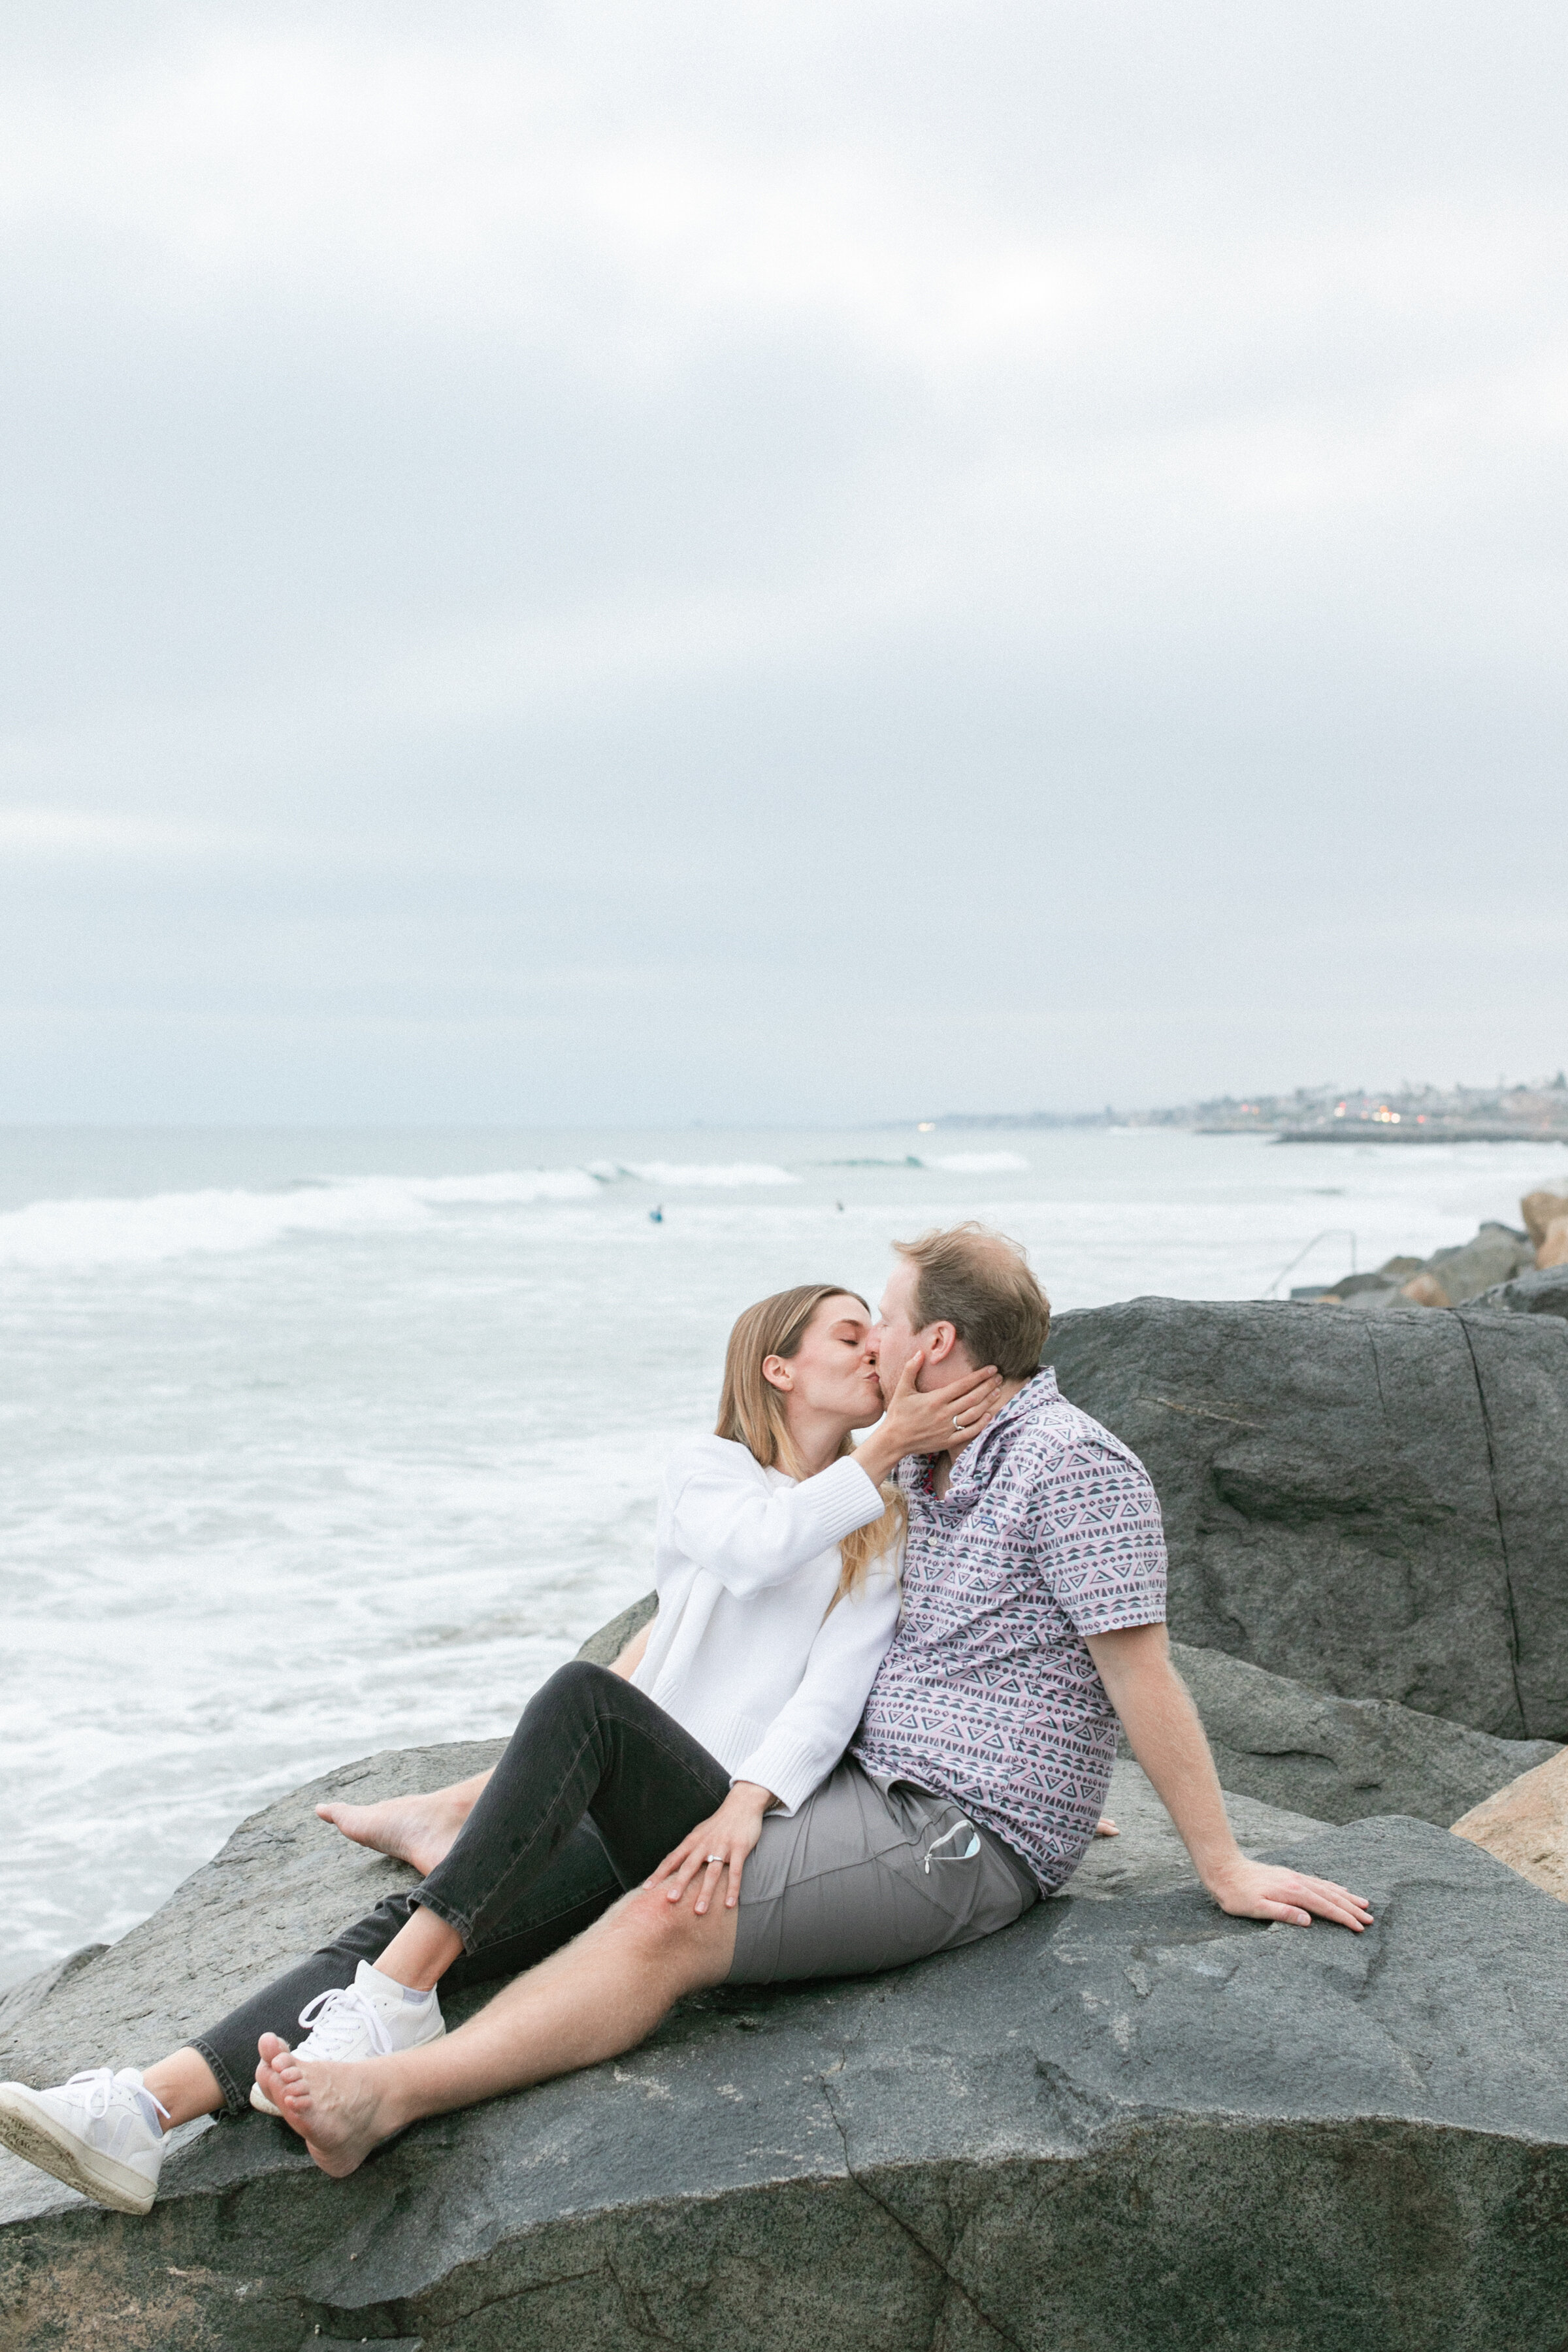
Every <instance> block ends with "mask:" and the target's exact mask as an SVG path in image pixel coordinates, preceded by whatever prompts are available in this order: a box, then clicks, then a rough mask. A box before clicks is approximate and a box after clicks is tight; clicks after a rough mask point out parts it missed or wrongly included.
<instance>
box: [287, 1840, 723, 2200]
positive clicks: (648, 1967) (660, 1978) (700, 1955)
mask: <svg viewBox="0 0 1568 2352" xmlns="http://www.w3.org/2000/svg"><path fill="white" fill-rule="evenodd" d="M736 1924H737V1922H736V1914H735V1912H734V1911H733V1910H732V1909H731V1907H730V1906H728V1905H727V1904H718V1905H715V1906H713V1908H712V1909H710V1910H709V1911H707V1912H705V1913H698V1912H697V1911H696V1910H695V1909H694V1907H693V1905H692V1902H691V1901H690V1900H689V1899H688V1900H685V1901H682V1902H680V1903H679V1904H672V1903H670V1902H669V1901H668V1898H667V1896H666V1894H665V1890H664V1889H663V1887H662V1886H660V1887H649V1886H639V1887H638V1888H637V1890H636V1892H635V1893H634V1894H631V1895H625V1896H623V1898H622V1900H621V1901H620V1902H619V1903H617V1904H616V1906H615V1908H614V1909H613V1910H611V1911H607V1912H606V1913H605V1916H604V1917H603V1918H602V1919H599V1920H596V1921H595V1924H594V1926H593V1927H590V1928H588V1929H587V1931H586V1932H585V1933H584V1935H581V1936H579V1937H577V1939H576V1941H575V1942H574V1943H572V1944H568V1945H567V1946H566V1947H565V1948H564V1949H563V1950H562V1951H559V1952H552V1954H551V1956H550V1958H549V1959H547V1960H542V1961H541V1963H540V1965H539V1966H538V1968H536V1969H529V1971H528V1973H527V1975H526V1976H521V1977H517V1978H514V1979H513V1980H512V1982H511V1983H510V1985H508V1986H506V1987H505V1989H504V1990H502V1991H500V1992H499V1993H498V1994H497V1995H496V1997H495V1999H494V2000H492V2001H491V2002H490V2004H489V2007H488V2008H487V2009H483V2010H481V2011H480V2012H479V2015H478V2017H474V2018H470V2019H469V2021H468V2023H467V2024H466V2025H461V2026H459V2027H458V2030H457V2032H455V2033H448V2034H447V2036H446V2037H445V2038H444V2040H442V2041H439V2042H426V2044H425V2046H424V2047H423V2048H422V2049H419V2050H407V2051H403V2052H400V2053H398V2054H397V2055H395V2056H394V2057H390V2058H371V2059H367V2060H364V2061H362V2062H360V2063H350V2064H334V2063H331V2062H329V2061H322V2062H321V2063H310V2064H308V2065H301V2064H300V2062H299V2061H298V2059H296V2058H295V2057H294V2056H293V2055H292V2053H290V2052H289V2050H288V2048H287V2046H286V2045H285V2044H284V2043H283V2042H279V2040H278V2038H277V2036H276V2035H275V2034H270V2033H268V2034H263V2036H262V2038H261V2043H260V2050H261V2063H260V2065H259V2066H258V2069H257V2080H258V2083H259V2084H261V2087H262V2089H263V2090H264V2091H265V2092H266V2094H267V2096H268V2098H269V2099H270V2100H271V2101H272V2103H273V2105H275V2106H278V2107H279V2108H281V2110H282V2112H283V2115H284V2116H285V2118H286V2119H287V2121H288V2122H289V2123H290V2124H292V2126H294V2129H295V2130H296V2131H297V2132H298V2133H299V2134H300V2137H301V2138H302V2139H303V2140H304V2142H305V2145H306V2147H308V2148H309V2149H310V2154H311V2155H312V2156H313V2157H314V2158H315V2159H316V2162H317V2163H318V2164H319V2165H320V2166H321V2169H322V2171H323V2172H328V2173H331V2175H332V2176H333V2178H334V2179H342V2177H343V2175H345V2174H346V2173H350V2172H354V2171H357V2169H358V2168H359V2167H360V2166H361V2165H362V2164H363V2162H364V2159H365V2158H366V2157H367V2156H368V2155H369V2154H370V2152H371V2150H372V2149H373V2148H374V2147H376V2146H377V2145H378V2143H379V2142H380V2141H382V2140H384V2139H386V2138H387V2137H389V2136H390V2135H391V2134H392V2133H393V2132H396V2131H401V2130H402V2129H403V2128H404V2126H405V2125H407V2124H411V2123H413V2122H415V2121H416V2119H417V2118H418V2117H419V2116H437V2115H445V2114H447V2112H448V2111H449V2110H450V2109H451V2108H453V2107H468V2106H473V2105H476V2104H477V2102H478V2101H479V2100H481V2099H493V2098H495V2097H496V2096H497V2095H499V2094H500V2092H502V2091H517V2090H521V2089H522V2088H523V2087H524V2085H525V2084H530V2083H542V2082H546V2081H548V2080H549V2079H550V2077H551V2076H552V2075H555V2074H571V2073H572V2072H573V2071H574V2069H575V2068H576V2067H579V2066H594V2065H597V2064H598V2063H599V2061H600V2060H601V2059H605V2058H614V2057H616V2056H618V2055H619V2053H621V2052H622V2051H623V2050H632V2049H635V2048H636V2046H637V2043H638V2042H642V2041H644V2040H646V2039H647V2035H648V2034H649V2033H651V2032H652V2031H653V2029H654V2027H655V2026H656V2025H657V2024H658V2022H659V2020H660V2019H661V2018H662V2017H664V2016H665V2015H666V2014H667V2013H668V2011H669V2010H670V2009H671V2008H672V2007H673V2005H674V2004H675V2002H676V2001H677V2000H679V1998H680V1996H681V1995H682V1993H687V1992H695V1991H697V1990H699V1989H700V1987H702V1986H705V1985H715V1984H722V1982H723V1981H724V1979H725V1978H726V1977H727V1976H728V1975H729V1973H730V1968H731V1962H732V1960H733V1958H734V1954H735V1928H736Z"/></svg>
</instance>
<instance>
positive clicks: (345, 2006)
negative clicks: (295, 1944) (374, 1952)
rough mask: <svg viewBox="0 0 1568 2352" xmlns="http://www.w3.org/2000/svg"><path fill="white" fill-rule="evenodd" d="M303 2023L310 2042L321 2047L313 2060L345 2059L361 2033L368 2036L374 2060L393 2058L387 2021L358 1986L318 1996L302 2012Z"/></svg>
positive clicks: (341, 1986) (334, 1990)
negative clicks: (316, 2043) (308, 2033)
mask: <svg viewBox="0 0 1568 2352" xmlns="http://www.w3.org/2000/svg"><path fill="white" fill-rule="evenodd" d="M300 2024H301V2025H303V2026H305V2027H307V2028H308V2029H309V2031H310V2039H311V2041H312V2042H318V2043H319V2044H320V2045H321V2046H320V2048H319V2049H316V2050H314V2051H312V2052H311V2053H310V2054H311V2056H312V2057H314V2058H328V2059H331V2058H346V2057H347V2055H348V2053H349V2052H350V2051H351V2050H352V2049H353V2046H354V2043H355V2042H357V2041H358V2039H359V2037H360V2035H361V2033H365V2034H367V2035H368V2037H369V2040H370V2047H371V2053H372V2055H373V2056H374V2057H376V2058H390V2057H391V2055H392V2036H391V2034H390V2033H389V2032H387V2030H386V2021H385V2020H384V2018H383V2016H382V2014H381V2012H380V2011H379V2010H378V2009H377V2008H376V2007H375V2005H374V2002H372V2001H368V2000H366V1999H365V1997H364V1995H363V1992H361V1990H360V1989H359V1987H358V1985H337V1986H334V1987H333V1989H332V1990H331V1992H319V1993H318V1994H317V1995H316V1998H315V2000H310V2001H307V2002H306V2004H305V2006H304V2008H303V2009H302V2010H301V2011H300ZM295 2054H296V2056H298V2055H299V2053H298V2052H296V2053H295Z"/></svg>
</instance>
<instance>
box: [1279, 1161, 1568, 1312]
mask: <svg viewBox="0 0 1568 2352" xmlns="http://www.w3.org/2000/svg"><path fill="white" fill-rule="evenodd" d="M1519 1210H1520V1214H1521V1217H1522V1218H1523V1219H1524V1223H1523V1224H1522V1226H1520V1225H1504V1224H1500V1223H1497V1221H1496V1220H1495V1219H1493V1220H1491V1221H1489V1223H1486V1224H1483V1225H1482V1226H1481V1227H1480V1229H1479V1232H1478V1233H1477V1234H1476V1236H1475V1239H1474V1240H1473V1241H1468V1242H1458V1243H1456V1244H1454V1245H1453V1247H1452V1248H1449V1249H1440V1250H1434V1251H1433V1253H1432V1255H1431V1256H1430V1257H1426V1258H1420V1257H1391V1258H1389V1259H1387V1260H1386V1261H1385V1262H1384V1264H1383V1265H1380V1266H1378V1267H1377V1268H1376V1269H1375V1270H1374V1271H1373V1272H1369V1273H1366V1274H1357V1273H1355V1272H1354V1271H1353V1270H1352V1272H1351V1273H1350V1274H1343V1275H1342V1276H1340V1278H1339V1280H1338V1281H1337V1282H1331V1283H1327V1284H1324V1283H1307V1284H1304V1285H1301V1286H1299V1287H1298V1288H1296V1289H1294V1290H1292V1292H1291V1293H1290V1296H1291V1297H1292V1298H1305V1299H1311V1300H1313V1301H1314V1302H1315V1303H1316V1304H1317V1305H1318V1306H1320V1307H1354V1308H1355V1309H1356V1311H1357V1313H1358V1314H1362V1315H1367V1314H1372V1315H1377V1314H1381V1313H1382V1312H1383V1311H1384V1309H1385V1308H1387V1307H1464V1306H1466V1305H1468V1303H1469V1302H1470V1301H1472V1300H1476V1299H1479V1298H1480V1297H1483V1296H1493V1295H1495V1294H1496V1292H1497V1291H1498V1289H1499V1288H1500V1287H1501V1286H1506V1285H1508V1284H1510V1283H1512V1282H1513V1281H1515V1279H1516V1278H1517V1277H1519V1276H1525V1277H1527V1278H1528V1277H1529V1276H1531V1275H1532V1274H1533V1273H1535V1272H1537V1271H1538V1270H1539V1271H1546V1270H1552V1269H1568V1193H1560V1192H1546V1191H1542V1192H1527V1193H1526V1194H1525V1196H1524V1198H1523V1200H1522V1201H1521V1202H1520V1204H1519ZM1547 1312H1549V1313H1550V1312H1552V1309H1550V1308H1549V1309H1547Z"/></svg>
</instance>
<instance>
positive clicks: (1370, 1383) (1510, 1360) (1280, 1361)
mask: <svg viewBox="0 0 1568 2352" xmlns="http://www.w3.org/2000/svg"><path fill="white" fill-rule="evenodd" d="M1049 1354H1050V1357H1051V1360H1053V1362H1054V1363H1055V1365H1056V1369H1057V1375H1058V1380H1059V1381H1060V1383H1061V1387H1062V1389H1063V1391H1064V1393H1065V1394H1067V1395H1068V1396H1069V1397H1070V1398H1071V1399H1072V1400H1073V1402H1075V1403H1076V1404H1080V1405H1082V1406H1083V1407H1084V1408H1085V1409H1086V1411H1088V1412H1091V1413H1093V1414H1094V1415H1095V1416H1096V1418H1097V1419H1099V1420H1100V1421H1102V1422H1104V1423H1106V1425H1107V1426H1108V1427H1109V1428H1110V1429H1112V1430H1114V1431H1115V1432H1116V1433H1117V1435H1118V1436H1120V1437H1121V1438H1124V1439H1125V1440H1126V1442H1127V1443H1128V1444H1130V1445H1131V1446H1132V1447H1133V1449H1134V1450H1135V1452H1137V1453H1138V1454H1141V1455H1142V1459H1143V1460H1144V1462H1145V1463H1146V1464H1147V1465H1148V1466H1149V1469H1150V1472H1151V1474H1152V1477H1153V1480H1154V1485H1155V1487H1156V1489H1157V1490H1158V1493H1159V1496H1160V1501H1161V1505H1162V1507H1163V1512H1164V1518H1165V1529H1166V1535H1167V1538H1168V1541H1169V1545H1170V1553H1171V1597H1170V1622H1171V1630H1172V1632H1173V1633H1174V1634H1175V1635H1176V1636H1177V1638H1178V1639H1179V1640H1182V1641H1184V1642H1188V1643H1194V1644H1195V1645H1196V1646H1198V1647H1199V1648H1203V1649H1216V1650H1226V1651H1229V1652H1230V1653H1232V1654H1234V1655H1236V1656H1238V1657H1243V1658H1247V1659H1250V1660H1251V1661H1252V1662H1253V1663H1254V1664H1258V1665H1262V1666H1267V1667H1268V1669H1269V1670H1270V1671H1271V1672H1273V1673H1276V1674H1279V1675H1289V1676H1290V1677H1292V1678H1293V1679H1295V1680H1297V1681H1300V1682H1302V1683H1305V1684H1306V1685H1309V1687H1310V1688H1313V1689H1317V1690H1321V1691H1327V1692H1330V1693H1334V1694H1338V1695H1340V1696H1347V1697H1356V1698H1360V1697H1375V1698H1388V1699H1394V1700H1396V1701H1397V1702H1398V1703H1399V1704H1400V1705H1401V1706H1410V1707H1414V1708H1416V1709H1418V1710H1420V1711H1421V1712H1423V1713H1426V1714H1432V1715H1441V1716H1446V1717H1450V1718H1451V1719H1452V1720H1454V1721H1456V1722H1458V1723H1465V1724H1468V1725H1469V1726H1470V1727H1472V1728H1473V1729H1476V1730H1479V1731H1485V1732H1490V1733H1493V1734H1495V1735H1497V1736H1499V1737H1500V1738H1545V1739H1560V1738H1564V1737H1568V1543H1565V1541H1564V1532H1563V1531H1564V1529H1565V1528H1568V1328H1564V1326H1563V1322H1562V1321H1561V1320H1560V1319H1559V1318H1556V1317H1554V1316H1548V1315H1528V1316H1521V1315H1498V1314H1491V1313H1485V1312H1481V1311H1479V1310H1478V1309H1476V1308H1472V1307H1467V1308H1464V1309H1462V1310H1460V1311H1459V1312H1458V1314H1454V1315H1432V1314H1428V1313H1425V1312H1423V1311H1421V1310H1419V1309H1415V1308H1408V1309H1401V1310H1396V1311H1393V1312H1390V1313H1388V1314H1385V1315H1379V1316H1364V1315H1360V1314H1357V1313H1356V1312H1355V1311H1354V1310H1353V1309H1352V1308H1350V1307H1320V1306H1299V1305H1293V1304H1285V1303H1279V1304H1275V1303H1272V1302H1267V1301H1246V1302H1224V1303H1221V1304H1217V1305H1205V1304H1199V1303H1195V1302H1192V1301H1188V1300H1183V1299H1170V1298H1140V1299H1133V1300H1131V1301H1129V1302H1128V1303H1127V1304H1125V1305H1123V1306H1118V1307H1096V1308H1093V1309H1091V1310H1089V1311H1088V1312H1086V1313H1082V1314H1075V1315H1064V1316H1062V1317H1061V1318H1060V1319H1059V1320H1058V1323H1057V1324H1056V1326H1055V1328H1054V1329H1053V1332H1052V1338H1051V1345H1050V1349H1049Z"/></svg>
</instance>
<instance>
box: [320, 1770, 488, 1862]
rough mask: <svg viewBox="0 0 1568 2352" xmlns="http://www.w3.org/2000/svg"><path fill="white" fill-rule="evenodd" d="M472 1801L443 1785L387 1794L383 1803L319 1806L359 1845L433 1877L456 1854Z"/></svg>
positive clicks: (324, 1815)
mask: <svg viewBox="0 0 1568 2352" xmlns="http://www.w3.org/2000/svg"><path fill="white" fill-rule="evenodd" d="M472 1804H473V1799H472V1798H471V1797H470V1796H468V1795H466V1794H463V1793H460V1792H459V1791H458V1790H455V1789H437V1790H435V1792H434V1793H433V1794H432V1795H430V1796H427V1797H386V1798H384V1799H383V1801H382V1802H381V1803H380V1804H379V1805H336V1804H333V1805H318V1806H317V1807H316V1811H317V1813H318V1814H319V1815H320V1817H321V1820H322V1821H324V1822H331V1824H332V1827H333V1828H334V1829H338V1830H342V1833H343V1835H344V1837H346V1838H353V1842H354V1843H355V1845H367V1846H369V1847H370V1849H371V1851H372V1853H389V1854H391V1855H392V1857H393V1859H394V1860H395V1861H396V1862H411V1863H412V1864H413V1865H414V1867H415V1869H416V1871H417V1872H418V1873H419V1874H420V1876H421V1877H422V1878H427V1877H428V1876H429V1874H430V1873H431V1872H432V1871H433V1870H434V1869H435V1867H436V1864H437V1863H438V1862H442V1861H444V1860H445V1859H446V1857H447V1854H448V1853H450V1851H451V1848H452V1844H453V1842H454V1840H455V1839H456V1837H457V1834H458V1831H459V1830H460V1829H461V1828H462V1826H463V1823H464V1822H466V1821H467V1820H468V1813H469V1810H470V1808H471V1806H472Z"/></svg>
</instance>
